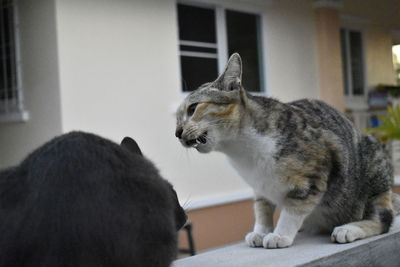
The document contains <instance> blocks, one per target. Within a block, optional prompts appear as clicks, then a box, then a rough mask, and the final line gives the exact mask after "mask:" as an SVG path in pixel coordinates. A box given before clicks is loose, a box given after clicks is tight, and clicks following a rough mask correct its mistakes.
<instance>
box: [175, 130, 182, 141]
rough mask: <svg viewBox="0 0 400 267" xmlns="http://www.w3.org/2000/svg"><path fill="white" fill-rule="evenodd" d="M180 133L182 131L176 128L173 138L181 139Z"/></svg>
mask: <svg viewBox="0 0 400 267" xmlns="http://www.w3.org/2000/svg"><path fill="white" fill-rule="evenodd" d="M182 133H183V129H182V128H178V129H176V131H175V136H176V137H178V138H179V139H181V138H182Z"/></svg>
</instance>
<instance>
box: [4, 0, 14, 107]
mask: <svg viewBox="0 0 400 267" xmlns="http://www.w3.org/2000/svg"><path fill="white" fill-rule="evenodd" d="M13 19H14V18H13V9H12V3H11V1H4V0H3V1H2V2H1V3H0V99H3V100H4V99H6V98H7V99H12V98H14V97H15V93H16V92H15V90H16V75H15V72H16V69H15V53H14V28H13V27H14V21H13Z"/></svg>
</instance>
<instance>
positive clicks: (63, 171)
mask: <svg viewBox="0 0 400 267" xmlns="http://www.w3.org/2000/svg"><path fill="white" fill-rule="evenodd" d="M185 222H186V214H185V212H184V211H183V209H182V208H181V206H180V205H179V203H178V199H177V196H176V193H175V191H174V190H173V188H172V186H171V185H170V184H169V183H168V182H167V181H166V180H164V179H163V178H162V177H161V176H160V174H159V173H158V171H157V169H156V168H155V167H154V165H153V164H152V163H151V162H150V161H149V160H147V159H146V158H145V157H144V156H143V155H142V153H141V151H140V149H139V147H138V145H137V144H136V142H135V141H134V140H133V139H131V138H128V137H126V138H125V139H124V140H123V141H122V143H121V146H119V145H117V144H115V143H113V142H111V141H109V140H106V139H104V138H101V137H99V136H96V135H93V134H88V133H83V132H71V133H68V134H65V135H61V136H59V137H56V138H54V139H53V140H51V141H50V142H48V143H46V144H45V145H43V146H42V147H40V148H38V149H37V150H35V151H34V152H33V153H32V154H30V155H29V156H28V157H27V158H26V159H25V160H24V161H23V162H22V163H21V164H20V165H19V166H17V167H13V168H9V169H6V170H3V171H2V172H0V266H2V267H3V266H4V267H6V266H7V267H9V266H71V267H78V266H96V267H97V266H152V267H153V266H169V265H170V264H171V262H172V261H173V260H174V259H175V256H176V251H177V230H178V229H180V228H181V227H182V226H183V225H184V223H185Z"/></svg>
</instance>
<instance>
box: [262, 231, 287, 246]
mask: <svg viewBox="0 0 400 267" xmlns="http://www.w3.org/2000/svg"><path fill="white" fill-rule="evenodd" d="M292 243H293V239H291V238H290V237H288V236H284V235H279V234H274V233H269V234H267V235H266V236H265V237H264V239H263V247H264V248H286V247H289V246H290V245H291V244H292Z"/></svg>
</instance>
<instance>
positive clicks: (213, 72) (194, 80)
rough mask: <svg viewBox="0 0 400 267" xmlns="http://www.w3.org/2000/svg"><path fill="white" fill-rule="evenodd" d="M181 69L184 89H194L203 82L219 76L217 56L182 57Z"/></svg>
mask: <svg viewBox="0 0 400 267" xmlns="http://www.w3.org/2000/svg"><path fill="white" fill-rule="evenodd" d="M181 70H182V77H183V79H182V89H183V91H184V92H188V91H193V90H195V89H196V88H197V87H199V86H200V85H202V84H203V83H206V82H211V81H213V80H215V79H216V78H217V74H218V65H217V60H216V59H215V58H199V57H181Z"/></svg>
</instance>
